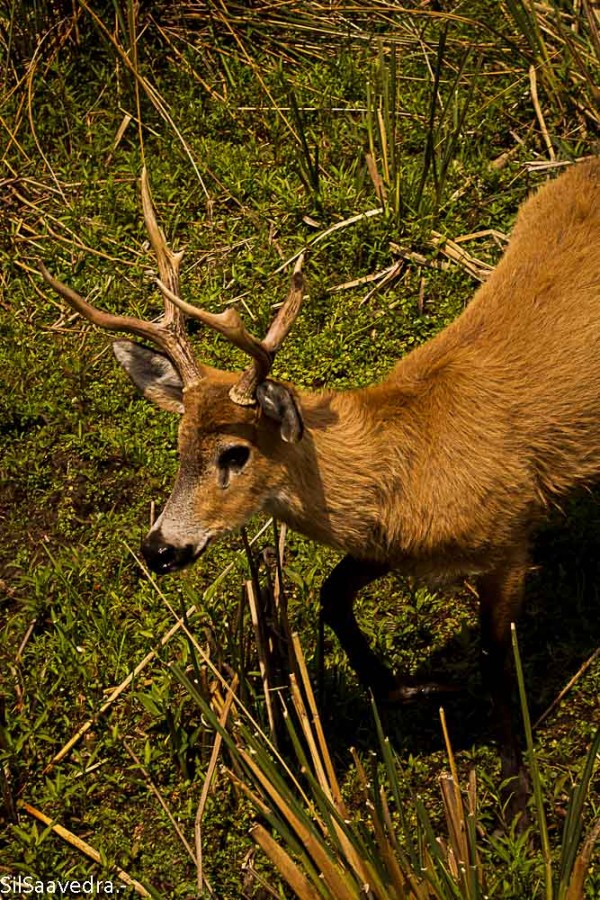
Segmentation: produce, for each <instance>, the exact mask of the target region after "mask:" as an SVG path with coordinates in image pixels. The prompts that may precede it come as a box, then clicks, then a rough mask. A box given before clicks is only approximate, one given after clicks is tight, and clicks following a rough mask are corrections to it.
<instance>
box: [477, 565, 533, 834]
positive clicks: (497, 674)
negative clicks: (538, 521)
mask: <svg viewBox="0 0 600 900" xmlns="http://www.w3.org/2000/svg"><path fill="white" fill-rule="evenodd" d="M524 574H525V565H524V564H520V565H515V566H511V567H507V568H504V569H501V570H498V571H496V572H493V573H490V574H489V575H485V576H483V577H482V578H480V579H479V583H478V587H479V600H480V624H481V673H482V679H483V684H484V687H485V689H486V690H487V691H488V693H489V695H490V697H491V699H492V704H493V723H494V730H495V732H496V739H497V741H498V745H499V749H500V765H501V774H502V779H503V781H504V782H505V785H506V788H505V791H504V794H505V796H506V798H507V800H508V809H509V814H510V816H511V817H512V816H514V815H516V814H519V813H520V814H522V821H523V822H524V821H525V820H524V816H523V814H524V813H525V806H526V802H527V797H528V779H527V776H526V772H525V769H524V766H523V758H522V754H521V744H520V741H519V738H518V731H517V728H516V726H515V722H514V716H515V711H516V707H515V705H514V702H513V700H514V698H513V695H514V688H515V678H514V669H513V664H512V656H511V630H510V626H511V622H514V621H516V619H517V618H518V615H519V611H520V608H521V605H522V597H523V581H524Z"/></svg>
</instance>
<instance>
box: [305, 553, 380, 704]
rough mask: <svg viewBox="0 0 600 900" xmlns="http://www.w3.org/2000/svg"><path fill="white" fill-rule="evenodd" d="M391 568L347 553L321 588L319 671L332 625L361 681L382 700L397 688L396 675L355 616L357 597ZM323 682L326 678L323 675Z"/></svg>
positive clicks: (321, 671) (322, 666)
mask: <svg viewBox="0 0 600 900" xmlns="http://www.w3.org/2000/svg"><path fill="white" fill-rule="evenodd" d="M389 571H390V567H389V566H388V565H386V564H385V563H375V562H369V561H366V560H359V559H355V558H354V557H353V556H345V557H344V558H343V559H342V560H341V561H340V562H339V563H338V564H337V566H336V567H335V569H334V570H333V572H331V574H330V575H329V577H328V578H327V579H326V581H325V582H324V584H323V586H322V588H321V616H320V635H319V637H320V640H319V644H320V649H319V673H320V676H322V673H323V668H324V664H323V629H324V625H328V626H329V627H330V628H331V629H332V630H333V631H334V632H335V634H336V636H337V639H338V640H339V642H340V644H341V645H342V648H343V650H344V652H345V653H346V655H347V657H348V661H349V663H350V665H351V666H352V668H353V669H354V671H355V672H356V674H357V675H358V678H359V680H360V681H361V683H362V684H363V685H365V687H369V688H371V690H372V691H373V693H374V694H375V696H376V697H378V698H379V699H385V698H386V697H387V696H388V695H389V694H391V692H392V691H393V689H394V687H395V684H396V682H395V678H394V675H393V673H392V672H391V671H390V669H388V668H387V666H385V665H384V664H383V663H382V662H381V660H380V659H378V657H377V656H376V655H375V653H374V652H373V650H372V649H371V648H370V647H369V644H368V642H367V639H366V637H365V636H364V634H363V633H362V631H361V630H360V628H359V627H358V623H357V621H356V618H355V617H354V610H353V604H354V598H355V597H356V595H357V593H358V592H359V591H360V590H361V589H362V588H364V587H366V586H367V585H368V584H370V583H371V582H372V581H375V580H376V579H377V578H381V577H382V576H383V575H386V574H387V573H388V572H389ZM320 680H321V683H322V677H320Z"/></svg>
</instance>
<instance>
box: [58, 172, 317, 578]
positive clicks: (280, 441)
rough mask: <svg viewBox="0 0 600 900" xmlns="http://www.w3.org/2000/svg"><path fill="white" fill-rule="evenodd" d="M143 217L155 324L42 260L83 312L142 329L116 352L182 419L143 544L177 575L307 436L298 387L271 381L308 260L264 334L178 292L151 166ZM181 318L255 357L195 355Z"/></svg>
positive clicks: (98, 321) (109, 324)
mask: <svg viewBox="0 0 600 900" xmlns="http://www.w3.org/2000/svg"><path fill="white" fill-rule="evenodd" d="M141 193H142V205H143V211H144V220H145V223H146V228H147V230H148V235H149V238H150V243H151V246H152V249H153V251H154V253H155V255H156V258H157V262H158V271H159V278H158V279H157V285H158V287H159V288H160V290H161V292H162V294H163V298H164V314H163V315H162V317H161V318H160V319H159V320H158V321H155V322H146V321H143V320H140V319H134V318H130V317H128V316H117V315H112V314H110V313H106V312H103V311H102V310H99V309H97V308H96V307H94V306H92V305H91V304H90V303H88V302H87V301H86V300H84V299H83V297H81V296H80V295H79V294H77V293H76V292H75V291H73V290H72V289H71V288H70V287H68V286H67V285H65V284H63V283H62V282H60V281H57V280H56V279H55V278H53V277H52V275H51V274H50V273H49V272H48V270H47V269H46V268H45V266H43V265H41V266H40V270H41V274H42V276H43V277H44V279H45V280H46V282H47V283H48V284H49V285H50V286H51V287H52V288H53V289H54V290H55V291H56V292H57V293H58V294H60V296H61V297H63V298H64V299H65V300H66V301H67V303H68V304H69V305H70V306H71V307H72V308H73V309H74V310H76V311H77V312H78V313H80V314H81V315H82V316H84V317H85V318H86V319H88V320H89V321H90V322H92V323H93V324H94V325H98V326H100V327H102V328H106V329H110V330H113V331H123V332H126V333H128V334H133V335H136V337H139V338H142V339H143V340H144V341H148V342H150V343H151V344H153V345H154V346H155V347H157V348H158V350H156V349H150V348H149V347H147V346H144V345H142V344H138V343H135V342H133V341H128V340H120V341H115V343H114V344H113V350H114V353H115V356H116V358H117V360H118V362H119V363H120V364H121V365H122V366H123V368H124V369H125V371H126V372H127V374H128V375H129V377H130V378H131V380H132V381H133V383H134V384H135V385H136V387H138V388H139V390H140V391H141V392H142V394H143V395H144V396H145V397H146V398H147V399H148V400H151V401H152V402H153V403H156V404H157V405H158V406H160V407H162V408H163V409H166V410H168V411H170V412H176V413H179V414H180V415H181V416H182V419H181V425H180V428H179V457H180V467H179V472H178V474H177V478H176V481H175V486H174V488H173V492H172V494H171V496H170V498H169V500H168V501H167V503H166V505H165V508H164V509H163V511H162V513H161V515H160V516H159V518H158V519H157V520H156V522H155V523H154V525H153V527H152V528H151V530H150V531H149V533H148V534H147V536H146V537H145V538H144V540H143V542H142V553H143V555H144V558H145V560H146V562H147V563H148V566H149V567H150V568H151V569H152V570H153V571H155V572H157V573H165V572H171V571H174V570H176V569H180V568H182V567H183V566H185V565H188V564H189V563H191V562H193V561H194V560H195V559H196V558H197V557H198V556H199V555H200V554H201V553H202V551H203V550H204V549H205V548H206V547H207V545H208V544H209V542H210V541H212V540H214V539H215V538H218V537H219V536H220V535H222V534H224V533H226V532H229V531H231V530H233V529H236V528H239V527H240V526H242V525H243V524H244V523H245V522H246V521H247V520H248V519H249V518H250V517H251V516H252V515H254V514H255V513H257V512H259V511H260V510H262V509H263V508H264V507H265V505H267V504H268V502H269V499H270V498H271V497H272V496H273V493H274V492H277V491H278V490H279V489H280V487H281V485H280V479H279V478H278V477H277V472H278V471H279V472H280V471H281V470H282V462H281V460H282V454H283V455H284V451H285V445H286V444H289V443H296V442H298V441H299V440H301V438H302V433H303V424H302V418H301V414H300V410H299V407H298V404H297V401H296V398H295V396H294V392H293V389H292V388H291V387H289V386H287V385H285V384H282V383H280V382H277V381H273V380H272V379H269V378H268V375H269V372H270V370H271V366H272V364H273V360H274V357H275V354H276V353H277V351H278V350H279V348H280V347H281V344H282V343H283V340H284V339H285V337H286V335H287V334H288V332H289V330H290V328H291V327H292V325H293V323H294V321H295V319H296V317H297V316H298V313H299V311H300V307H301V305H302V294H303V278H302V273H301V267H302V257H300V259H299V260H298V262H297V264H296V267H295V269H294V273H293V276H292V282H291V287H290V291H289V294H288V297H287V299H286V301H285V302H284V303H283V305H282V306H281V308H280V309H279V311H278V313H277V315H276V316H275V318H274V320H273V322H272V324H271V326H270V328H269V330H268V332H267V335H266V337H265V338H264V339H263V340H258V339H257V338H256V337H254V336H253V335H252V334H250V333H249V332H248V331H247V330H246V328H245V326H244V324H243V322H242V320H241V318H240V316H239V314H238V312H237V310H236V309H234V308H230V309H228V310H227V311H226V312H223V313H218V314H215V313H210V312H207V311H206V310H203V309H199V308H198V307H196V306H192V305H190V304H189V303H186V302H185V301H184V300H182V299H181V297H180V290H179V266H180V263H181V258H182V256H183V252H179V253H174V252H173V251H171V250H170V249H169V247H168V245H167V243H166V240H165V237H164V234H163V233H162V231H161V229H160V228H159V226H158V224H157V221H156V215H155V212H154V207H153V203H152V198H151V195H150V189H149V185H148V177H147V173H146V170H145V169H144V172H143V173H142V178H141ZM184 315H186V316H188V317H190V318H194V319H196V320H198V321H199V322H201V323H202V324H203V325H204V326H206V327H208V328H212V329H213V330H215V331H217V332H218V333H219V334H222V335H223V336H224V337H225V338H226V339H227V340H229V341H230V342H231V343H232V344H234V345H235V346H236V347H239V348H240V349H241V350H243V351H244V352H245V353H246V354H248V356H250V357H251V360H252V362H251V363H250V365H249V366H248V368H247V369H246V370H245V371H244V372H243V373H242V374H241V375H236V374H234V373H230V372H222V371H220V370H218V369H214V368H212V367H211V366H208V365H205V364H204V363H201V362H200V361H199V360H197V359H196V358H195V356H194V353H193V351H192V347H191V345H190V343H189V341H188V339H187V337H186V332H185V325H184Z"/></svg>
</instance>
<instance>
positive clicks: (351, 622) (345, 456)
mask: <svg viewBox="0 0 600 900" xmlns="http://www.w3.org/2000/svg"><path fill="white" fill-rule="evenodd" d="M42 271H43V272H44V271H45V270H42ZM44 277H45V278H46V280H47V281H49V283H50V284H51V285H52V286H53V287H54V288H55V289H56V290H58V291H59V293H60V294H61V295H62V296H64V297H65V298H66V299H67V301H68V302H70V303H71V305H73V306H74V308H76V309H77V310H79V311H80V312H81V313H82V314H83V315H86V316H87V317H88V318H91V319H92V321H98V322H100V324H107V327H112V328H123V327H125V325H127V322H129V320H124V319H119V320H118V321H117V320H116V319H115V317H112V318H111V317H109V318H110V322H108V323H107V322H106V319H107V317H106V316H105V315H104V314H101V313H98V312H97V311H93V310H92V312H93V315H91V313H90V310H91V309H92V308H91V307H89V305H88V304H86V303H85V301H83V300H82V299H81V298H79V297H78V296H76V295H74V294H73V292H72V291H71V290H70V289H68V288H66V286H64V285H61V284H60V283H58V282H55V281H54V280H53V279H52V277H51V276H50V275H49V273H47V272H45V274H44ZM74 298H75V299H74ZM124 323H125V324H124ZM125 330H129V331H132V330H133V332H134V333H136V334H138V333H143V334H146V332H147V330H148V329H147V326H143V327H142V325H141V324H140V323H137V325H136V328H132V327H131V325H130V324H129V325H127V327H125ZM159 337H160V335H159ZM158 343H159V345H160V346H162V347H163V349H164V347H165V346H167V345H168V341H166V339H162V338H161V339H160V340H159V341H158ZM115 352H116V354H117V357H118V358H119V360H120V361H121V363H122V365H123V366H124V367H125V369H126V370H127V371H128V372H129V375H130V377H131V378H132V380H133V381H134V382H135V383H136V384H137V385H138V387H140V389H141V390H142V392H143V393H144V394H145V395H146V396H148V397H150V399H152V400H154V401H155V402H157V403H159V404H160V405H162V406H164V407H165V408H167V409H171V410H176V411H178V412H179V411H183V413H184V415H183V419H182V423H181V429H180V438H179V448H180V457H181V465H180V470H179V474H178V477H177V481H176V483H175V487H174V489H173V493H172V495H171V498H170V499H169V501H168V502H167V504H166V506H165V509H164V510H163V512H162V514H161V516H160V517H159V519H158V520H157V522H156V523H155V525H154V527H153V528H152V530H151V531H150V533H149V535H148V536H147V537H146V539H145V541H144V543H143V545H142V549H143V552H144V555H145V557H146V559H147V561H148V563H149V565H151V567H152V568H154V570H155V571H157V572H167V571H173V570H174V569H176V568H181V566H183V565H186V564H188V563H189V562H191V561H193V559H194V558H196V557H197V556H198V555H199V554H200V553H201V552H202V551H203V550H204V549H205V548H206V546H207V545H208V543H209V542H210V541H211V540H214V539H215V538H218V537H219V536H220V535H222V534H224V533H225V532H228V531H231V530H232V529H235V528H237V527H239V526H241V525H243V524H244V523H245V522H246V521H247V519H248V518H249V517H250V516H251V515H253V514H254V513H256V512H259V511H262V510H264V511H267V512H270V513H272V514H274V515H276V516H277V517H278V518H279V519H282V520H283V521H285V522H287V523H288V524H289V525H290V526H292V527H293V528H296V529H298V530H299V531H301V532H304V534H306V535H308V536H309V537H311V538H314V539H315V540H317V541H320V542H322V543H325V544H329V545H331V546H332V547H335V548H337V549H338V550H342V551H345V553H346V554H347V555H346V556H345V557H344V559H343V560H342V561H341V562H340V563H339V564H338V565H337V566H336V568H335V569H334V571H333V572H332V574H331V575H330V576H329V578H328V579H327V580H326V582H325V584H324V585H323V589H322V593H321V602H322V621H324V622H327V623H328V624H330V625H331V626H332V628H333V629H334V630H335V632H336V634H337V636H338V638H339V639H340V641H341V643H342V645H343V647H344V649H345V650H346V652H347V653H348V657H349V660H350V662H351V664H352V665H353V666H354V668H355V669H356V671H357V673H358V675H359V677H360V678H361V680H362V681H363V682H364V683H365V684H367V685H369V686H370V687H372V688H373V690H374V691H375V692H376V693H377V694H379V695H380V696H388V697H389V696H392V695H394V691H395V689H396V684H397V682H396V680H395V679H394V678H393V677H392V675H391V673H390V672H389V671H388V670H387V669H386V667H385V666H384V665H383V664H382V663H381V662H380V661H379V660H378V659H377V657H376V656H375V655H374V654H373V652H372V651H371V649H370V648H369V646H368V643H367V642H366V640H365V638H364V636H363V635H362V633H361V632H360V630H359V628H358V625H357V623H356V621H355V619H354V616H353V612H352V603H353V599H354V596H355V595H356V592H357V591H358V590H359V589H360V588H361V587H363V586H365V585H367V584H368V583H369V582H370V581H373V580H374V579H376V578H378V577H380V576H381V575H383V574H385V573H386V572H387V571H389V570H390V569H392V568H395V569H400V570H402V571H404V572H409V573H412V574H415V575H420V576H424V577H426V578H430V579H431V578H433V579H440V578H447V577H455V576H457V575H461V574H475V576H476V578H477V585H478V589H479V596H480V607H481V613H480V617H481V626H482V650H483V654H482V662H483V674H484V679H485V683H486V685H487V687H488V688H489V690H490V692H491V694H492V697H493V700H494V704H495V708H496V719H497V723H498V727H499V734H500V737H501V740H502V748H503V749H502V769H503V775H504V777H505V778H506V777H509V776H513V777H514V776H517V775H519V774H520V771H521V769H520V753H519V749H518V742H517V741H516V740H515V738H514V734H513V729H512V724H511V710H510V702H509V701H510V677H508V676H509V675H510V672H509V665H508V659H509V655H508V648H509V646H510V622H511V621H514V619H515V618H516V616H517V614H518V612H519V607H520V604H521V598H522V594H523V583H524V577H525V572H526V569H527V542H528V537H529V534H530V532H531V529H532V527H533V526H534V525H535V524H536V522H537V521H538V520H539V518H540V517H541V516H542V515H543V514H544V513H545V511H546V510H547V509H548V507H549V506H550V505H551V504H553V503H555V502H557V501H558V499H559V498H560V497H562V496H563V495H564V494H565V493H566V492H567V491H569V490H570V489H571V488H573V487H574V486H575V485H577V484H579V483H585V482H589V481H591V480H593V479H595V478H596V477H597V476H598V475H599V474H600V161H599V160H594V161H588V162H585V163H582V164H579V165H576V166H573V167H572V168H571V169H570V170H569V171H567V172H566V174H563V175H561V176H560V177H559V178H557V179H556V180H555V181H553V182H551V183H549V184H547V185H546V186H545V187H543V188H542V189H541V190H540V191H539V192H538V193H537V194H536V195H535V196H533V197H532V198H530V199H529V200H528V201H527V202H526V203H525V204H524V205H523V207H522V209H521V211H520V213H519V215H518V218H517V222H516V225H515V228H514V232H513V235H512V238H511V240H510V244H509V247H508V249H507V251H506V253H505V255H504V257H503V259H502V260H501V262H500V263H499V265H498V266H497V268H496V270H495V271H494V272H493V274H492V276H491V277H490V279H489V281H488V282H487V283H486V284H484V285H483V287H481V288H480V289H479V291H478V292H477V294H476V295H475V297H474V299H473V300H472V302H471V303H470V304H469V306H468V307H467V308H466V309H465V311H464V312H463V313H462V315H461V316H459V317H458V319H457V320H456V321H455V322H453V323H452V324H451V325H450V326H449V327H448V328H446V329H445V330H444V331H442V332H441V333H440V334H439V335H438V336H437V337H435V338H434V339H433V340H430V341H429V342H427V343H426V344H424V345H423V346H422V347H420V348H418V349H417V350H415V351H414V352H412V353H410V354H409V355H408V356H406V357H405V358H404V359H403V360H401V361H400V362H399V363H398V364H397V365H396V367H395V368H394V369H393V371H392V372H391V373H390V375H389V376H388V378H386V379H385V380H384V381H383V382H381V383H380V384H377V385H373V386H371V387H369V388H365V389H362V390H355V391H348V392H345V393H335V392H333V391H325V392H322V393H296V392H295V391H294V389H293V388H289V387H287V386H282V385H276V384H273V383H272V382H264V383H262V384H261V385H260V388H259V390H258V391H257V395H256V398H257V401H258V405H257V406H256V407H249V408H248V407H241V406H238V405H236V404H235V403H233V402H232V401H231V399H230V397H229V390H230V388H231V387H232V385H233V384H234V383H235V380H236V376H234V375H232V374H228V373H222V372H218V371H217V370H214V369H210V368H209V367H207V366H201V367H200V366H198V367H196V366H191V367H190V366H188V369H190V370H193V371H194V372H196V370H197V373H198V378H199V381H198V382H196V383H191V384H190V381H191V379H190V378H188V379H187V381H186V384H187V387H186V388H185V390H182V383H181V378H180V375H181V371H179V373H178V372H177V371H176V368H175V367H174V366H173V365H172V361H171V362H169V361H168V359H166V358H165V357H164V356H160V354H159V355H158V357H157V355H156V354H153V352H152V351H149V350H147V349H144V348H141V347H140V346H139V345H136V344H131V343H130V342H119V343H118V345H117V346H116V348H115ZM167 352H168V351H167ZM186 354H187V351H186V353H185V354H184V353H183V351H182V354H180V356H181V358H182V359H184V360H187V355H186ZM261 392H262V393H261ZM298 409H299V410H300V412H301V417H302V419H303V421H304V436H303V437H302V439H301V440H299V438H300V436H301V434H302V428H301V422H300V419H299V417H298V415H297V412H298ZM286 441H290V442H289V443H288V442H286ZM291 441H297V442H296V443H292V442H291ZM232 451H233V452H234V453H235V454H238V455H237V456H234V457H231V455H230V454H231V452H232ZM240 452H241V454H242V455H241V457H240V456H239V453H240ZM236 459H237V460H238V462H237V463H236ZM240 459H241V460H242V461H241V462H239V460H240ZM516 784H517V793H518V795H519V800H520V802H521V807H522V801H523V797H524V781H523V779H522V778H521V779H520V780H519V781H518V782H516Z"/></svg>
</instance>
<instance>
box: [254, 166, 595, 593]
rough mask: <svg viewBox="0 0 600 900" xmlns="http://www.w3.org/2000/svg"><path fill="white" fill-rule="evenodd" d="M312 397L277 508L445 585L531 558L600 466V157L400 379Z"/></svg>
mask: <svg viewBox="0 0 600 900" xmlns="http://www.w3.org/2000/svg"><path fill="white" fill-rule="evenodd" d="M299 406H300V409H301V411H302V416H303V420H304V425H305V435H304V438H303V440H302V441H301V442H300V443H298V444H296V445H292V446H290V447H287V446H286V447H285V448H284V449H285V461H284V462H283V463H282V466H283V469H284V472H283V478H282V483H281V489H280V495H279V496H278V497H277V499H275V501H273V500H270V501H269V502H268V504H267V509H268V511H269V512H272V513H273V514H275V515H277V516H279V517H280V518H282V519H283V520H285V521H287V522H288V524H289V525H291V526H292V527H295V528H297V529H298V530H300V531H302V532H304V533H305V534H307V535H308V536H309V537H313V538H315V539H316V540H319V541H321V542H323V543H327V544H330V545H331V546H334V547H336V548H338V549H341V550H345V551H346V552H350V553H352V555H355V556H358V557H361V556H362V557H365V558H368V559H371V560H376V561H379V562H388V563H389V564H390V565H391V566H392V567H393V568H400V569H402V570H403V571H407V572H410V573H411V574H417V575H423V576H425V577H433V578H436V579H437V578H438V577H444V576H446V575H449V576H454V575H456V574H467V573H482V572H486V571H489V570H490V569H492V568H494V567H495V566H496V565H497V564H498V563H499V562H502V561H503V560H504V559H506V558H508V557H511V556H512V555H514V553H515V550H516V549H517V550H518V551H519V552H520V550H521V549H522V545H523V542H524V541H525V540H526V536H527V534H528V532H529V531H530V529H531V527H532V525H534V524H535V522H536V521H537V520H538V519H539V517H540V515H541V514H543V513H544V511H545V510H546V508H547V507H548V505H550V504H552V503H553V502H556V501H557V499H558V498H559V497H560V496H562V495H564V493H565V492H566V491H567V490H568V489H569V488H571V487H573V486H574V485H576V484H577V483H578V482H585V481H589V480H590V479H592V478H594V477H595V476H597V475H598V474H600V163H593V164H583V165H580V166H578V167H576V168H574V169H573V170H572V171H570V172H569V173H568V174H567V175H564V176H563V177H562V178H560V179H558V180H557V181H556V182H554V183H552V184H550V185H548V186H546V187H545V188H544V189H543V190H542V191H541V192H540V193H539V194H538V195H536V196H534V197H533V198H531V199H530V200H529V201H528V202H527V204H525V206H524V207H523V209H522V210H521V213H520V215H519V219H518V222H517V225H516V227H515V230H514V233H513V236H512V238H511V242H510V245H509V248H508V250H507V252H506V254H505V255H504V257H503V259H502V261H501V262H500V264H499V265H498V267H497V268H496V270H495V271H494V273H493V274H492V276H491V278H490V279H489V281H488V282H487V283H486V284H484V285H483V286H482V287H481V288H480V289H479V291H478V293H477V294H476V296H475V298H474V299H473V301H472V302H471V303H470V305H469V306H468V307H467V308H466V310H465V311H464V312H463V313H462V315H461V316H460V317H459V318H458V319H457V320H456V321H455V322H454V323H452V324H451V325H450V326H449V327H448V328H446V329H445V330H444V331H442V332H441V333H440V334H439V335H437V337H435V338H433V339H432V340H430V341H429V342H428V343H426V344H424V345H423V346H421V347H420V348H418V349H417V350H414V351H413V352H412V353H410V354H409V355H408V356H406V357H405V358H404V359H403V360H402V361H401V362H399V363H398V364H397V365H396V367H395V369H394V370H393V371H392V373H391V374H390V376H389V377H388V378H387V379H386V380H385V381H384V382H382V383H381V384H379V385H375V386H372V387H369V388H366V389H363V390H357V391H349V392H346V393H339V394H336V393H334V392H324V393H322V394H306V395H303V394H300V395H299ZM277 468H278V466H277V463H276V464H275V466H274V470H275V471H276V470H277Z"/></svg>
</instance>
